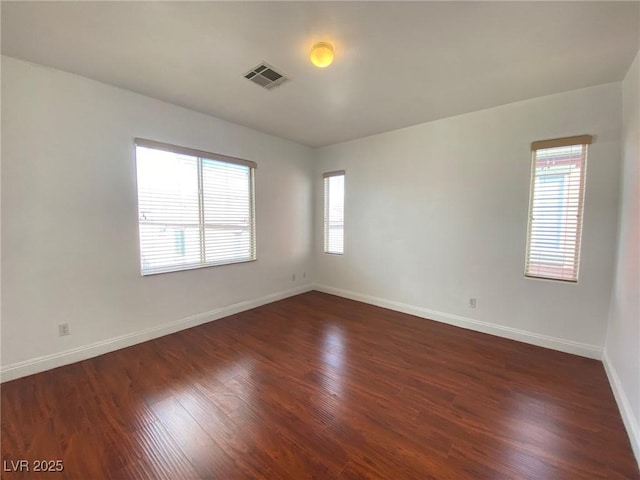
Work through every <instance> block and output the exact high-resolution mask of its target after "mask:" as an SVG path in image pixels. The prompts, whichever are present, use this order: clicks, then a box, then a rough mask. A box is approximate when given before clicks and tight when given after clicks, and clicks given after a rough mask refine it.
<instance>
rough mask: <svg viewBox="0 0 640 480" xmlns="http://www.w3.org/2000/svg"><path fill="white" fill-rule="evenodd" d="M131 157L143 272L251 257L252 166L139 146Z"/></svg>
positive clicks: (185, 267)
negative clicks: (134, 170) (133, 163)
mask: <svg viewBox="0 0 640 480" xmlns="http://www.w3.org/2000/svg"><path fill="white" fill-rule="evenodd" d="M163 147H166V146H164V145H163ZM176 148H180V147H176ZM183 150H184V149H183ZM136 163H137V181H138V223H139V230H140V262H141V271H142V274H143V275H146V274H152V273H160V272H168V271H175V270H183V269H188V268H196V267H202V266H206V265H216V264H223V263H234V262H241V261H248V260H254V259H255V231H254V230H255V227H254V224H255V222H254V206H253V169H252V167H250V166H248V165H244V164H241V163H229V162H225V161H222V160H213V159H208V158H200V157H196V156H190V155H185V154H180V153H174V152H171V151H167V149H166V148H163V149H155V148H151V147H143V146H137V147H136Z"/></svg>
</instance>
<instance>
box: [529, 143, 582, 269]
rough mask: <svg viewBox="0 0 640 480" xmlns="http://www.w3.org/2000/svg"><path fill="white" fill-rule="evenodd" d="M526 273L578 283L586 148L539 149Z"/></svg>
mask: <svg viewBox="0 0 640 480" xmlns="http://www.w3.org/2000/svg"><path fill="white" fill-rule="evenodd" d="M533 162H534V163H533V173H532V174H533V176H534V178H533V184H532V188H533V191H532V194H531V202H530V215H529V235H528V243H527V264H526V270H525V274H526V275H528V276H532V277H542V278H550V279H557V280H567V281H577V278H578V265H579V254H580V236H581V230H582V204H583V194H584V169H585V164H586V163H585V162H586V145H573V146H566V147H555V148H546V149H540V150H535V151H534V154H533Z"/></svg>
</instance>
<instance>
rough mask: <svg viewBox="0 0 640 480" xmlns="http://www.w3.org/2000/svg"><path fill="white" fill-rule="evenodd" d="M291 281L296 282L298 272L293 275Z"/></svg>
mask: <svg viewBox="0 0 640 480" xmlns="http://www.w3.org/2000/svg"><path fill="white" fill-rule="evenodd" d="M291 281H292V282H295V281H296V274H295V273H294V274H293V275H291Z"/></svg>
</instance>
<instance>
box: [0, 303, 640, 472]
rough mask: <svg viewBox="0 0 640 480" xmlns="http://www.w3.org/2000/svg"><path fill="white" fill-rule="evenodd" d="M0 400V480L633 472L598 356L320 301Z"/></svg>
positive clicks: (53, 376) (269, 310)
mask: <svg viewBox="0 0 640 480" xmlns="http://www.w3.org/2000/svg"><path fill="white" fill-rule="evenodd" d="M1 394H2V458H3V461H4V462H3V472H2V476H3V478H6V479H18V478H29V479H32V478H43V479H44V478H47V479H54V478H70V479H71V478H72V479H83V480H92V479H102V478H105V479H107V478H109V479H118V480H120V479H129V478H132V479H133V478H135V479H138V478H139V479H156V478H157V479H199V478H202V479H205V478H206V479H218V480H232V479H268V480H276V479H293V480H302V479H305V478H317V479H323V480H324V479H326V480H333V479H335V480H338V479H340V480H347V479H349V480H356V479H385V480H401V479H437V480H446V479H455V480H460V479H474V480H478V479H545V480H551V479H568V480H580V479H638V478H640V475H639V473H638V467H637V465H636V462H635V460H634V458H633V454H632V452H631V447H630V444H629V440H628V438H627V436H626V434H625V430H624V427H623V424H622V420H621V418H620V414H619V412H618V410H617V407H616V404H615V401H614V398H613V394H612V392H611V390H610V387H609V384H608V382H607V379H606V376H605V373H604V370H603V367H602V364H601V363H600V362H598V361H595V360H589V359H585V358H581V357H577V356H572V355H567V354H563V353H559V352H555V351H551V350H546V349H543V348H538V347H534V346H530V345H525V344H522V343H518V342H513V341H510V340H506V339H501V338H496V337H492V336H489V335H483V334H480V333H475V332H471V331H467V330H463V329H459V328H455V327H452V326H448V325H443V324H440V323H436V322H431V321H427V320H423V319H419V318H416V317H412V316H409V315H404V314H401V313H397V312H393V311H390V310H385V309H382V308H377V307H373V306H368V305H365V304H361V303H358V302H354V301H350V300H345V299H341V298H338V297H333V296H330V295H325V294H322V293H317V292H311V293H307V294H304V295H299V296H297V297H293V298H290V299H287V300H283V301H280V302H276V303H273V304H270V305H266V306H263V307H260V308H257V309H254V310H250V311H247V312H244V313H241V314H238V315H234V316H231V317H228V318H225V319H222V320H218V321H216V322H212V323H209V324H206V325H202V326H200V327H196V328H192V329H190V330H185V331H182V332H179V333H176V334H173V335H170V336H166V337H163V338H160V339H157V340H153V341H150V342H146V343H144V344H140V345H137V346H134V347H130V348H127V349H124V350H120V351H117V352H114V353H110V354H107V355H103V356H101V357H98V358H94V359H91V360H87V361H83V362H80V363H76V364H73V365H69V366H66V367H62V368H58V369H55V370H52V371H49V372H44V373H40V374H37V375H32V376H30V377H26V378H23V379H19V380H15V381H12V382H8V383H5V384H3V385H2V387H1ZM18 460H27V461H28V462H29V463H28V467H29V468H30V471H29V472H24V471H23V472H7V471H6V470H14V469H15V468H14V467H17V465H18V464H17V463H16V462H17V461H18ZM41 460H62V462H63V463H64V470H63V471H62V472H60V473H35V472H34V471H33V468H34V466H35V465H36V461H41ZM47 466H48V465H47ZM54 468H56V467H55V466H54Z"/></svg>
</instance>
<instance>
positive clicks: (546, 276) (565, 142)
mask: <svg viewBox="0 0 640 480" xmlns="http://www.w3.org/2000/svg"><path fill="white" fill-rule="evenodd" d="M591 143H592V136H591V135H579V136H574V137H564V138H555V139H551V140H542V141H536V142H533V143H532V144H531V180H530V186H529V210H528V216H527V238H526V251H525V264H524V276H525V278H530V279H536V280H546V281H554V282H562V283H568V284H577V283H578V278H579V271H580V257H581V250H582V232H583V227H584V203H585V202H584V198H585V189H586V179H587V175H586V174H587V156H588V149H589V148H588V147H589V145H590V144H591ZM578 146H579V147H581V151H580V160H579V165H580V172H579V183H578V192H577V205H576V206H575V207H572V206H565V207H563V210H562V212H563V213H562V216H561V218H562V219H563V220H562V222H561V223H559V224H558V225H559V227H564V228H567V227H566V226H567V225H568V222H567V221H566V220H565V219H566V218H567V217H568V216H569V214H568V213H564V210H566V209H569V208H576V211H577V213H576V226H575V229H576V233H575V236H574V243H573V250H574V252H573V257H572V258H573V264H569V265H570V266H571V268H570V271H571V272H572V274H571V275H565V274H564V271H565V269H566V267H565V266H564V265H563V266H562V267H559V273H558V274H557V275H553V274H551V273H549V271H547V272H545V273H537V272H532V271H531V270H532V268H531V266H532V265H536V263H535V262H532V253H531V252H532V243H533V240H534V235H533V229H534V216H533V211H534V202H535V200H536V179H538V178H539V175H538V174H537V162H538V152H539V151H541V150H548V149H556V148H562V147H578ZM558 175H560V174H558ZM563 175H564V176H566V175H567V174H563ZM540 177H541V176H540ZM549 177H551V175H549ZM545 180H548V179H545ZM564 182H565V179H563V184H564ZM561 193H562V195H565V194H566V192H565V191H563V192H561ZM538 198H539V199H540V198H541V197H538ZM542 198H543V197H542ZM541 227H548V225H544V224H543V225H541ZM539 228H540V227H539ZM565 245H566V244H565ZM569 245H571V244H569ZM559 250H560V252H561V253H562V259H563V260H566V257H565V253H566V252H567V251H570V250H571V247H569V248H563V249H559ZM550 256H551V254H550ZM569 258H571V257H569ZM540 263H541V262H539V263H538V265H540Z"/></svg>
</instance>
